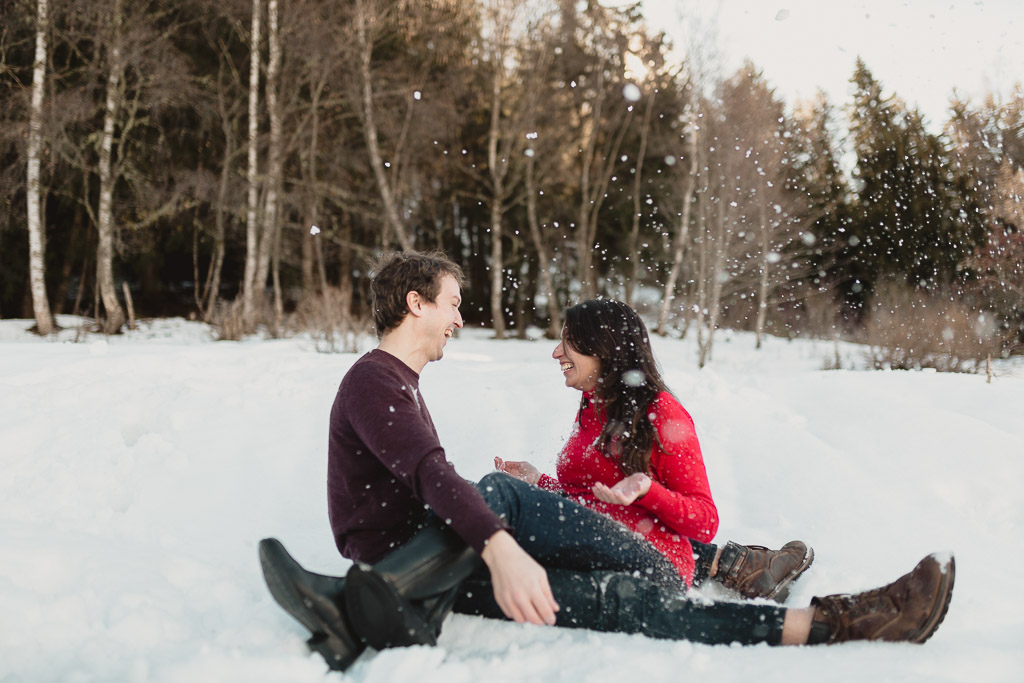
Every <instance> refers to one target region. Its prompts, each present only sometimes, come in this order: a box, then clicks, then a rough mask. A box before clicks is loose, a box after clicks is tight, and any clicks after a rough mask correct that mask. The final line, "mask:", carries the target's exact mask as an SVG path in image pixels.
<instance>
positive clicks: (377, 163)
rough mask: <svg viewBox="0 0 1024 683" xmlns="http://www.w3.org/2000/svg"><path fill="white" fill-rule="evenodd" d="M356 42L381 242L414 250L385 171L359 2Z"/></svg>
mask: <svg viewBox="0 0 1024 683" xmlns="http://www.w3.org/2000/svg"><path fill="white" fill-rule="evenodd" d="M356 38H357V40H358V41H359V75H360V78H361V80H362V86H363V87H362V103H361V104H362V107H361V110H362V112H361V113H362V118H363V135H364V136H365V138H366V147H367V150H368V151H369V153H370V166H371V168H372V170H373V176H374V178H375V179H376V181H377V190H378V191H379V192H380V198H381V202H382V203H383V204H384V234H383V235H382V242H383V244H384V246H387V245H388V244H389V243H390V241H391V235H392V234H394V238H395V240H396V241H397V242H398V244H399V245H400V246H401V247H402V249H405V250H408V249H412V240H410V239H409V236H408V235H407V234H406V231H405V227H404V226H403V225H402V219H401V216H400V215H399V212H398V205H397V202H396V200H395V193H394V189H393V188H392V187H391V181H390V180H389V179H388V175H387V173H386V172H385V170H384V159H383V157H382V156H381V153H380V140H379V135H378V133H377V117H376V113H375V111H374V106H373V80H372V75H371V73H370V58H371V56H372V54H373V41H372V40H370V37H369V35H368V32H367V26H366V4H365V3H364V2H363V1H362V0H356Z"/></svg>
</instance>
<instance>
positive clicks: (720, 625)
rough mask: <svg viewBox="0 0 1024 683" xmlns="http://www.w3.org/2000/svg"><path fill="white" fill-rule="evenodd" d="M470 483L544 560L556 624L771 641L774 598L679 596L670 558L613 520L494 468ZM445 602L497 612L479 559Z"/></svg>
mask: <svg viewBox="0 0 1024 683" xmlns="http://www.w3.org/2000/svg"><path fill="white" fill-rule="evenodd" d="M476 486H477V488H478V489H479V490H480V493H481V494H482V495H483V497H484V500H485V501H486V502H487V505H488V506H489V507H490V508H491V509H492V510H494V512H495V513H497V514H498V515H499V516H500V517H501V518H502V519H503V520H504V521H505V523H506V524H508V526H509V527H510V528H511V529H512V535H513V536H514V537H515V539H516V541H517V542H518V543H519V545H521V546H522V547H523V549H524V550H526V552H528V553H529V554H530V555H532V556H533V557H534V559H536V560H537V561H538V562H540V563H541V564H542V565H543V566H544V567H545V568H546V569H547V572H548V581H549V582H550V584H551V591H552V593H553V594H554V596H555V600H556V601H557V602H558V604H559V605H560V606H561V611H559V612H558V613H557V622H556V623H557V625H559V626H565V627H570V628H586V629H591V630H594V631H615V632H620V633H643V634H645V635H648V636H651V637H654V638H669V639H676V640H692V641H696V642H701V643H709V644H718V643H733V642H736V643H742V644H753V643H768V644H771V645H778V644H779V643H780V642H781V639H782V621H783V617H784V615H785V612H786V610H785V609H784V608H781V607H772V606H769V605H755V604H751V603H733V602H716V603H706V602H702V601H698V600H691V599H688V598H687V597H685V595H684V593H685V592H686V584H685V583H683V581H682V579H680V577H679V572H678V571H677V570H676V567H675V565H673V564H672V563H671V562H670V561H669V560H667V559H666V558H665V557H664V556H663V555H662V554H661V553H659V552H658V551H657V550H656V549H655V548H654V546H653V545H651V544H650V543H648V542H647V541H645V540H644V539H643V538H641V537H640V536H638V535H636V534H634V533H633V532H632V531H630V530H628V529H626V528H625V527H624V526H622V525H621V524H619V523H618V522H616V521H614V520H612V519H609V518H608V517H605V516H604V515H601V514H599V513H597V512H594V511H593V510H589V509H587V508H585V507H583V506H581V505H577V504H576V503H574V502H572V501H571V500H568V499H566V498H563V497H562V496H559V495H558V494H555V493H551V492H550V491H544V490H542V489H539V488H537V487H536V486H531V485H530V484H527V483H525V482H523V481H520V480H518V479H515V478H514V477H510V476H508V475H506V474H504V473H500V472H494V473H491V474H488V475H487V476H486V477H484V478H483V479H481V480H480V483H479V484H477V485H476ZM455 611H456V612H461V613H464V614H479V615H483V616H488V617H493V618H497V619H500V618H504V615H503V614H502V612H501V609H500V608H499V607H498V605H497V603H496V602H495V601H494V592H493V590H492V589H491V585H490V580H489V575H488V572H487V569H486V567H482V568H481V569H480V570H479V571H477V572H476V573H475V574H474V575H473V576H471V577H470V578H469V579H467V580H466V581H464V582H463V583H462V586H461V589H460V595H459V598H458V599H457V601H456V603H455Z"/></svg>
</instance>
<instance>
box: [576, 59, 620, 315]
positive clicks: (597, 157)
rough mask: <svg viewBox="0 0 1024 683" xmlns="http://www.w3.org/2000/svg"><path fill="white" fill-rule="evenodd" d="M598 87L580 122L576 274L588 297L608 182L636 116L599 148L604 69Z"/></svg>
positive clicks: (594, 289)
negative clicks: (589, 112)
mask: <svg viewBox="0 0 1024 683" xmlns="http://www.w3.org/2000/svg"><path fill="white" fill-rule="evenodd" d="M596 89H597V91H598V96H597V97H598V99H597V101H596V102H595V103H593V105H592V106H593V112H594V113H593V115H592V116H591V117H590V120H589V121H587V122H585V123H584V124H583V125H582V126H580V128H581V130H582V131H583V140H582V141H581V144H580V149H581V150H582V152H581V153H582V155H583V159H582V161H581V164H580V205H579V219H578V220H579V224H578V225H577V230H578V233H577V234H578V238H577V244H576V250H577V271H576V276H577V279H578V280H579V282H580V288H581V293H582V295H583V297H584V298H588V299H589V298H593V297H594V296H596V295H597V277H596V276H595V274H594V273H593V270H594V268H593V264H594V253H593V250H594V239H595V237H596V235H597V219H598V215H599V214H600V211H601V206H602V205H603V204H604V199H605V196H606V195H607V190H608V183H609V182H610V180H611V173H612V169H613V168H614V167H615V159H616V158H617V157H618V155H619V147H620V146H621V144H622V138H623V137H624V136H625V134H626V130H627V129H628V128H629V124H630V121H631V120H632V117H633V112H632V110H630V111H629V112H628V113H627V114H626V115H625V117H624V118H623V119H622V123H621V125H620V126H619V129H618V131H617V132H616V133H615V135H614V137H613V138H612V139H611V140H610V141H609V143H608V146H607V147H606V148H605V149H603V150H598V137H599V136H598V129H599V127H600V125H601V122H602V121H603V120H604V101H605V99H606V97H607V96H606V94H605V93H604V92H603V90H604V75H603V72H601V73H599V74H598V79H597V86H596ZM595 167H596V170H595Z"/></svg>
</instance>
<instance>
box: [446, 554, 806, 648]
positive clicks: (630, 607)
mask: <svg viewBox="0 0 1024 683" xmlns="http://www.w3.org/2000/svg"><path fill="white" fill-rule="evenodd" d="M548 581H549V582H550V584H551V591H552V593H553V594H554V596H555V600H557V601H558V604H559V605H560V606H561V607H562V609H561V610H560V611H559V612H558V614H557V621H556V625H557V626H562V627H566V628H585V629H590V630H593V631H605V632H615V633H642V634H644V635H646V636H649V637H652V638H666V639H671V640H690V641H694V642H698V643H706V644H710V645H718V644H727V643H739V644H743V645H753V644H755V643H768V644H769V645H779V644H781V643H782V631H783V623H784V621H785V615H786V613H787V610H786V609H785V608H782V607H775V606H771V605H755V604H749V603H733V602H717V603H705V602H699V601H696V600H691V599H688V598H687V597H686V596H685V595H684V594H683V593H681V592H679V591H675V590H672V589H668V588H665V587H664V586H660V585H657V584H656V583H654V582H653V581H650V580H648V579H645V578H642V577H638V576H633V575H630V574H624V573H621V572H607V571H596V572H586V571H572V570H566V569H549V570H548ZM455 611H456V612H459V613H463V614H476V615H480V616H485V617H490V618H494V619H504V618H505V617H504V615H503V614H502V612H501V609H500V608H499V607H498V605H497V603H496V602H495V601H494V594H493V591H492V590H491V585H490V581H489V580H488V579H487V577H486V576H484V575H482V574H474V575H473V577H471V578H470V579H468V580H466V581H464V582H463V584H462V586H461V588H460V590H459V597H458V599H457V600H456V602H455Z"/></svg>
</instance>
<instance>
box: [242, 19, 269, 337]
mask: <svg viewBox="0 0 1024 683" xmlns="http://www.w3.org/2000/svg"><path fill="white" fill-rule="evenodd" d="M261 5H262V3H261V0H252V24H251V29H250V32H249V36H250V45H249V136H248V167H247V171H246V182H247V183H248V194H247V201H246V213H245V273H244V274H243V276H242V318H243V320H245V324H246V325H247V326H248V325H251V324H252V320H253V316H254V314H255V310H256V295H257V291H258V292H262V291H263V284H261V283H259V280H258V278H257V272H258V270H259V267H258V264H259V240H260V228H259V222H258V220H259V215H258V211H259V197H260V188H259V133H260V124H259V114H260V110H259V107H260V45H261V43H262V36H261V35H260V34H261V32H262V26H263V24H262V18H261V13H262V7H261ZM263 282H264V283H265V282H266V278H264V281H263Z"/></svg>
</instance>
